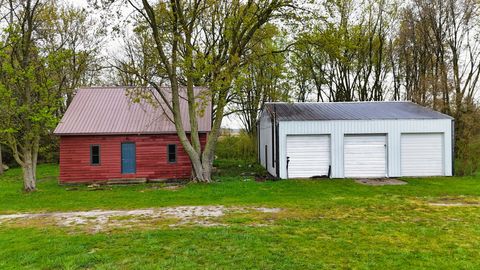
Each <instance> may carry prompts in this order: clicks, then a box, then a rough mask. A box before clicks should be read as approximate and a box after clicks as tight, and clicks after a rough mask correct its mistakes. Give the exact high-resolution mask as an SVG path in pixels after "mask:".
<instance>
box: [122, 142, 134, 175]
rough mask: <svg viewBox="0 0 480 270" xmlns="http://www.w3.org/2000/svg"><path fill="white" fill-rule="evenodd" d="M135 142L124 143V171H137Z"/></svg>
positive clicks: (124, 172) (125, 172)
mask: <svg viewBox="0 0 480 270" xmlns="http://www.w3.org/2000/svg"><path fill="white" fill-rule="evenodd" d="M135 152H136V151H135V143H131V142H128V143H122V173H123V174H127V173H135V172H136V170H137V160H136V157H135Z"/></svg>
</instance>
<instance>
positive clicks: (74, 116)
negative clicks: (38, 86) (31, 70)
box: [54, 87, 211, 135]
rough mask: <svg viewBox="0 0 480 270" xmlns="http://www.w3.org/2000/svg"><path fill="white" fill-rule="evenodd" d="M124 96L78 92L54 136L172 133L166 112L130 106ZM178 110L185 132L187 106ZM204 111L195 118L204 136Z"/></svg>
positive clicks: (207, 114)
mask: <svg viewBox="0 0 480 270" xmlns="http://www.w3.org/2000/svg"><path fill="white" fill-rule="evenodd" d="M165 89H166V91H167V90H168V89H167V88H165ZM132 91H133V90H132ZM135 91H139V90H135ZM144 91H147V92H148V91H149V90H144ZM195 91H196V93H197V95H201V94H202V93H203V92H204V91H207V90H206V89H205V88H196V90H195ZM128 94H129V90H127V88H125V87H113V88H85V89H79V90H78V91H77V93H76V95H75V97H74V99H73V101H72V103H71V104H70V106H69V107H68V109H67V111H66V112H65V115H64V116H63V118H62V120H61V121H60V123H59V124H58V126H57V128H56V129H55V132H54V133H55V134H56V135H95V134H96V135H106V134H161V133H174V132H175V131H176V129H175V125H174V124H173V122H172V121H171V120H170V119H172V117H171V112H169V111H168V109H165V111H164V109H163V108H162V106H157V105H155V106H154V105H152V104H150V103H149V102H146V101H145V100H142V101H140V102H139V103H133V102H132V101H131V98H130V97H129V96H128ZM157 95H158V94H157ZM153 104H155V103H154V102H153ZM164 106H165V105H164ZM165 108H166V107H165ZM180 108H181V114H182V115H183V117H182V118H183V126H184V128H185V130H186V131H189V130H190V123H189V117H188V104H187V102H186V101H185V100H184V99H181V106H180ZM204 109H205V111H204V112H203V113H202V114H199V115H198V118H197V119H198V128H199V131H201V132H208V131H210V130H211V106H210V105H209V104H207V105H206V106H205V107H204ZM167 116H168V117H167Z"/></svg>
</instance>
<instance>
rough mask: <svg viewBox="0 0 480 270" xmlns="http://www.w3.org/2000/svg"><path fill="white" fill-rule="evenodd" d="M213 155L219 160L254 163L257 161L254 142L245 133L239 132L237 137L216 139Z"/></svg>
mask: <svg viewBox="0 0 480 270" xmlns="http://www.w3.org/2000/svg"><path fill="white" fill-rule="evenodd" d="M215 153H216V156H217V158H219V159H237V160H245V161H249V162H255V161H256V160H257V144H256V140H255V138H254V137H253V136H251V135H249V134H247V133H245V132H241V133H240V134H239V135H237V136H232V135H227V136H222V137H220V138H219V139H218V143H217V148H216V152H215Z"/></svg>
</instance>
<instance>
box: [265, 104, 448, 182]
mask: <svg viewBox="0 0 480 270" xmlns="http://www.w3.org/2000/svg"><path fill="white" fill-rule="evenodd" d="M257 125H258V126H257V128H258V133H259V134H258V138H259V140H258V148H259V151H258V152H259V160H260V163H261V164H262V165H263V166H264V167H265V168H267V170H268V172H269V173H270V174H272V175H273V176H276V177H279V178H309V177H320V176H323V177H331V178H346V177H400V176H440V175H445V176H451V175H452V174H453V135H454V134H453V127H454V122H453V118H452V117H450V116H448V115H445V114H442V113H439V112H436V111H434V110H431V109H428V108H425V107H422V106H419V105H417V104H415V103H412V102H336V103H266V104H265V107H264V109H263V111H262V113H261V115H260V119H259V121H258V123H257Z"/></svg>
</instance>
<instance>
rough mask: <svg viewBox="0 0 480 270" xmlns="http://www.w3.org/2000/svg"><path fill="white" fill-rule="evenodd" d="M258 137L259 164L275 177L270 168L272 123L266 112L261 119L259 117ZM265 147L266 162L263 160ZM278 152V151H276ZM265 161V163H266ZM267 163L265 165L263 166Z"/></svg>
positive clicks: (274, 172) (271, 167) (273, 169)
mask: <svg viewBox="0 0 480 270" xmlns="http://www.w3.org/2000/svg"><path fill="white" fill-rule="evenodd" d="M259 128H260V136H259V140H260V141H259V148H260V149H259V156H260V164H261V165H262V166H263V167H264V168H266V169H267V171H268V172H269V173H270V174H271V175H273V176H276V175H277V174H276V170H275V168H274V167H273V166H272V159H273V158H274V156H272V147H273V142H272V122H271V118H270V116H269V115H268V113H267V112H265V111H264V112H263V113H262V115H261V117H260V125H259ZM265 145H266V146H267V155H266V157H267V160H265ZM277 150H278V149H277ZM266 161H267V162H266ZM265 163H267V164H265Z"/></svg>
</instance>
